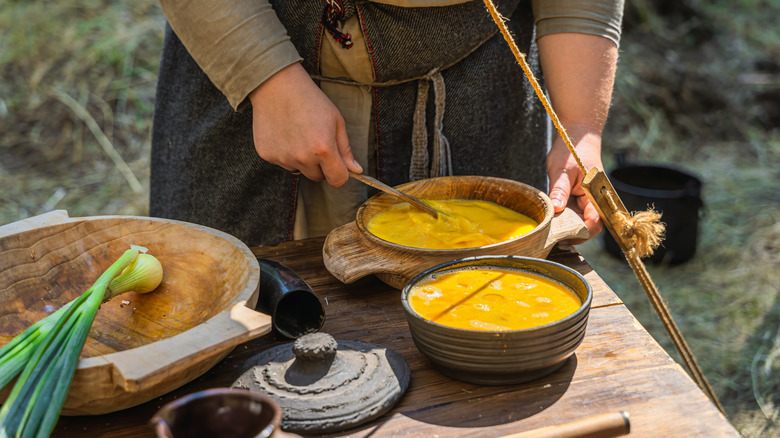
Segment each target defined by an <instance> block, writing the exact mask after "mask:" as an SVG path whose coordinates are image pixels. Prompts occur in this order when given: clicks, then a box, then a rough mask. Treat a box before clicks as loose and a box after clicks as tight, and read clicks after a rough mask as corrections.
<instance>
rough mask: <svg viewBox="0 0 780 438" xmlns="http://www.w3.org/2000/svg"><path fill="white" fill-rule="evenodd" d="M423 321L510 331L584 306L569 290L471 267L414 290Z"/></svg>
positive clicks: (506, 272)
mask: <svg viewBox="0 0 780 438" xmlns="http://www.w3.org/2000/svg"><path fill="white" fill-rule="evenodd" d="M408 300H409V305H410V306H411V307H412V309H414V311H415V312H417V313H418V314H420V315H421V316H422V317H423V318H425V319H428V320H431V321H434V322H437V323H439V324H443V325H446V326H450V327H457V328H463V329H471V330H490V331H506V330H517V329H524V328H531V327H538V326H541V325H545V324H548V323H551V322H553V321H557V320H559V319H563V318H565V317H566V316H568V315H571V314H572V313H574V312H575V311H577V309H579V308H580V306H581V305H582V301H581V300H580V297H579V296H578V295H577V294H576V293H575V292H574V291H572V290H571V289H569V288H568V287H566V286H564V285H562V284H559V283H557V282H555V281H552V280H549V279H547V278H544V277H541V276H537V275H533V274H529V273H527V272H523V271H519V270H513V269H511V268H507V269H498V268H492V267H488V268H466V269H461V270H454V271H449V272H444V273H439V274H435V276H434V277H431V278H429V279H427V280H425V281H423V282H420V283H418V284H416V285H415V286H414V287H412V289H411V290H410V291H409V296H408Z"/></svg>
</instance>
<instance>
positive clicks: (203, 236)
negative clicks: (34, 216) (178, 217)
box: [0, 216, 271, 415]
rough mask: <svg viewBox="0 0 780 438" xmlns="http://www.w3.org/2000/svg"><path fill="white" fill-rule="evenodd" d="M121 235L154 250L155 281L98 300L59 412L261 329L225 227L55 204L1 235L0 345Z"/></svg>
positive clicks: (64, 292) (236, 245)
mask: <svg viewBox="0 0 780 438" xmlns="http://www.w3.org/2000/svg"><path fill="white" fill-rule="evenodd" d="M39 225H40V224H39ZM130 245H140V246H144V247H146V248H147V249H148V251H149V254H152V255H154V256H156V257H157V258H158V259H159V260H160V263H161V264H162V267H163V281H162V283H161V284H160V286H159V287H158V288H157V289H156V290H155V291H153V292H150V293H148V294H143V295H142V294H136V293H135V292H128V293H125V294H122V295H119V296H117V297H115V298H113V299H112V300H110V301H108V302H106V303H103V305H102V306H101V307H100V310H99V311H98V313H97V315H96V317H95V320H94V323H93V324H92V328H91V331H90V335H89V338H88V339H87V341H86V343H85V345H84V348H83V350H82V354H81V360H80V361H79V365H78V368H77V369H76V372H75V375H74V377H73V382H72V384H71V387H70V390H69V392H68V397H67V399H66V400H65V406H64V408H63V411H62V414H63V415H96V414H104V413H109V412H115V411H118V410H122V409H125V408H128V407H131V406H135V405H138V404H141V403H144V402H147V401H149V400H151V399H153V398H156V397H159V396H161V395H163V394H165V393H167V392H169V391H172V390H173V389H176V388H178V387H180V386H182V385H183V384H185V383H187V382H189V381H191V380H194V379H195V378H197V377H198V376H200V375H202V374H203V373H205V372H206V371H208V369H210V368H211V367H213V366H214V365H215V364H216V363H217V362H219V361H220V360H222V359H223V358H224V357H225V356H227V354H229V353H230V352H231V351H232V350H233V348H234V347H235V346H236V345H238V344H240V343H243V342H246V341H248V340H250V339H253V338H256V337H258V336H261V335H263V334H266V333H269V332H270V331H271V318H270V316H269V315H266V314H263V313H260V312H256V311H255V310H254V307H255V304H256V302H257V299H258V290H259V287H258V285H259V277H260V269H259V267H258V263H257V260H256V259H255V257H254V255H253V254H252V252H251V251H250V250H249V248H248V247H247V246H246V245H244V244H243V243H242V242H241V241H239V240H238V239H236V238H235V237H233V236H230V235H228V234H225V233H223V232H220V231H217V230H214V229H211V228H208V227H203V226H199V225H195V224H191V223H186V222H179V221H172V220H166V219H157V218H149V217H133V216H96V217H83V218H68V217H67V216H65V217H64V218H62V220H61V221H60V223H54V224H52V223H51V221H48V222H46V223H45V224H44V225H43V226H33V227H32V228H30V229H24V230H21V231H15V232H13V233H12V234H8V235H5V236H4V237H0V346H1V345H5V344H6V343H7V342H9V341H10V340H11V339H13V337H14V336H16V335H17V334H19V333H21V332H22V331H24V329H26V328H27V327H29V326H30V325H31V324H32V323H33V322H35V321H37V320H39V319H41V318H43V317H45V316H46V315H48V314H50V313H51V312H52V311H54V310H55V309H57V308H60V307H61V306H63V305H65V304H66V303H68V302H69V301H71V300H73V299H74V298H76V297H77V296H79V295H80V294H81V293H83V292H84V291H85V290H86V289H87V288H89V287H90V286H91V285H92V284H93V283H94V282H95V280H97V278H98V277H99V276H100V274H102V273H103V272H104V271H105V270H106V269H107V268H108V267H109V266H110V265H111V264H112V263H113V262H114V261H116V259H118V258H119V257H120V256H121V255H122V253H123V252H124V251H125V250H127V249H128V248H129V247H130ZM9 391H10V385H7V386H6V388H5V389H3V391H2V392H0V401H2V400H4V399H5V397H6V396H5V395H6V394H7V393H8V392H9Z"/></svg>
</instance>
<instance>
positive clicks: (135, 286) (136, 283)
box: [105, 254, 163, 301]
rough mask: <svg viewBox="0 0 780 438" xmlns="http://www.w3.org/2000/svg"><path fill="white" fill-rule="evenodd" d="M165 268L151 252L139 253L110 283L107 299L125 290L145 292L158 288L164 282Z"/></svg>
mask: <svg viewBox="0 0 780 438" xmlns="http://www.w3.org/2000/svg"><path fill="white" fill-rule="evenodd" d="M162 277H163V269H162V265H161V264H160V261H159V260H157V258H156V257H155V256H153V255H151V254H138V257H136V258H135V260H134V261H133V262H132V263H131V264H129V265H128V266H127V267H126V268H125V269H124V270H123V271H122V272H121V273H120V274H119V275H118V276H116V277H115V278H114V279H113V280H111V283H109V285H108V291H107V293H106V297H105V301H108V300H110V299H111V298H113V297H115V296H117V295H119V294H123V293H125V292H130V291H133V292H137V293H141V294H145V293H148V292H151V291H153V290H155V289H156V288H157V286H159V285H160V283H161V282H162Z"/></svg>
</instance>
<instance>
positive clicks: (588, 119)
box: [538, 33, 618, 136]
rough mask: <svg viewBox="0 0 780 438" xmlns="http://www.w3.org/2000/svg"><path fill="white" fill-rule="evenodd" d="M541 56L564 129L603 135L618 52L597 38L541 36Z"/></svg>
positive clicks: (547, 86)
mask: <svg viewBox="0 0 780 438" xmlns="http://www.w3.org/2000/svg"><path fill="white" fill-rule="evenodd" d="M538 44H539V57H540V60H541V63H542V71H543V73H544V81H545V85H546V88H547V91H548V93H549V96H550V101H551V104H552V106H553V109H554V110H555V112H556V114H557V115H558V118H559V119H560V120H561V123H563V125H564V127H565V128H566V129H567V130H569V129H574V130H577V131H584V132H586V133H587V134H592V135H598V136H600V135H601V131H602V129H603V128H604V124H605V122H606V120H607V114H608V112H609V107H610V102H611V99H612V88H613V85H614V79H615V69H616V66H617V58H618V50H617V46H616V45H615V43H614V42H612V41H611V40H609V39H607V38H604V37H601V36H595V35H588V34H580V33H559V34H552V35H546V36H543V37H540V38H539V40H538Z"/></svg>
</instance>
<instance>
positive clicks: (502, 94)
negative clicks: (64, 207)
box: [149, 0, 548, 246]
mask: <svg viewBox="0 0 780 438" xmlns="http://www.w3.org/2000/svg"><path fill="white" fill-rule="evenodd" d="M272 3H273V6H274V9H275V10H276V12H277V15H278V16H279V18H280V20H281V21H282V23H283V24H284V25H285V27H286V28H287V29H288V33H289V35H290V38H291V41H292V42H293V44H294V45H295V47H296V48H297V50H298V52H299V53H300V55H301V56H302V57H303V58H304V61H303V66H304V67H305V68H306V70H307V71H308V72H309V73H310V74H312V75H315V76H316V75H317V74H318V73H319V69H318V66H317V59H318V57H317V54H318V53H319V47H318V41H319V38H329V37H330V35H329V34H328V33H327V32H323V30H322V28H321V26H320V18H321V16H322V3H321V2H316V1H311V0H292V1H275V2H272ZM344 3H345V16H344V18H345V19H346V18H349V16H351V15H352V14H359V16H360V18H361V21H362V23H363V26H364V34H365V36H366V39H367V40H368V42H369V45H370V47H369V53H370V54H371V56H372V61H373V63H374V66H375V67H374V68H375V76H376V82H377V83H382V82H400V83H399V84H398V85H392V86H377V87H376V89H375V90H376V92H375V112H376V119H375V122H376V123H375V125H376V133H375V134H376V135H375V138H376V144H375V145H373V146H374V147H375V150H376V156H377V169H376V175H377V177H378V178H380V179H381V180H382V181H384V182H385V183H387V184H390V185H397V184H401V183H404V182H407V181H409V174H410V164H411V160H412V131H413V118H414V117H413V116H414V111H415V102H416V101H417V92H418V86H419V84H418V80H417V78H420V77H424V76H425V75H426V74H428V73H429V72H430V71H431V70H433V69H436V68H438V69H440V71H441V75H442V78H443V81H444V86H445V88H446V98H445V110H444V113H443V121H442V126H443V128H442V134H443V135H444V137H446V139H447V142H448V144H449V149H450V157H449V158H450V159H451V162H452V171H453V174H454V175H485V176H496V177H502V178H509V179H514V180H517V181H521V182H524V183H526V184H530V185H532V186H535V187H537V188H539V189H541V190H546V187H547V172H546V168H545V157H546V152H547V145H548V125H547V115H546V113H545V112H544V108H543V107H542V105H541V103H540V102H539V99H538V98H537V97H536V95H535V92H534V90H533V88H532V87H531V85H530V83H529V82H528V80H527V78H525V76H524V74H523V71H522V69H521V68H520V66H519V65H517V63H516V61H515V59H514V57H513V55H512V53H511V51H510V49H509V46H508V45H507V43H506V41H504V39H503V37H502V36H501V34H500V33H498V31H497V28H496V25H495V23H493V21H492V19H491V17H490V15H489V13H488V12H487V10H486V9H485V8H484V5H483V4H482V2H469V3H464V4H459V5H454V6H446V7H426V8H403V7H395V6H388V5H383V4H379V3H372V2H366V1H359V0H358V1H345V2H344ZM497 4H498V8H499V11H500V12H501V13H502V15H504V16H505V17H509V20H508V22H507V25H508V26H509V28H510V31H511V32H512V33H513V35H514V37H515V41H516V43H517V44H518V47H519V49H520V50H521V51H522V52H523V53H526V54H527V59H528V61H529V63H530V64H531V66H532V68H533V69H534V70H535V71H536V73H535V74H536V75H537V77H540V74H539V70H540V69H539V63H538V56H537V53H536V46H535V44H533V28H534V27H533V14H532V11H531V2H520V1H519V0H504V1H501V2H497ZM429 88H430V91H429V98H428V100H427V108H426V117H427V127H428V129H427V132H428V137H429V138H428V147H429V148H431V147H432V146H431V145H433V144H434V140H433V135H434V134H435V132H434V129H433V126H434V117H435V114H436V111H435V108H434V91H433V88H434V87H433V86H431V87H429ZM428 155H429V156H433V155H434V154H433V151H432V150H429V152H428ZM296 184H297V178H296V177H294V176H293V175H291V174H290V173H289V172H287V171H285V170H284V169H282V168H280V167H278V166H275V165H272V164H270V163H268V162H266V161H264V160H262V159H261V158H260V157H259V156H258V155H257V153H256V152H255V148H254V145H253V139H252V111H251V107H248V108H246V109H244V110H242V111H239V112H235V111H234V110H233V109H232V108H231V107H230V105H229V104H228V101H227V99H226V98H225V97H224V95H222V93H221V92H220V91H219V90H218V89H217V88H216V87H214V85H213V84H212V83H211V82H210V81H209V79H208V77H207V76H206V75H205V74H204V73H203V71H202V70H201V69H200V68H199V67H198V65H197V64H196V63H195V61H194V60H193V59H192V57H191V56H190V55H189V53H188V52H187V50H186V49H185V48H184V46H183V45H182V44H181V42H180V41H179V39H178V37H177V36H176V35H175V34H174V33H173V31H172V30H171V29H170V27H167V29H166V37H165V42H164V46H163V54H162V60H161V66H160V72H159V78H158V89H157V98H156V107H155V114H154V125H153V133H152V162H151V194H150V206H149V210H150V211H149V212H150V215H151V216H154V217H163V218H170V219H177V220H183V221H187V222H192V223H196V224H201V225H205V226H209V227H212V228H216V229H219V230H222V231H224V232H227V233H229V234H231V235H233V236H235V237H237V238H238V239H240V240H242V241H243V242H244V243H246V244H247V245H250V246H253V245H258V244H275V243H279V242H281V241H284V240H290V239H291V238H292V230H293V223H294V218H295V202H296Z"/></svg>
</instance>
